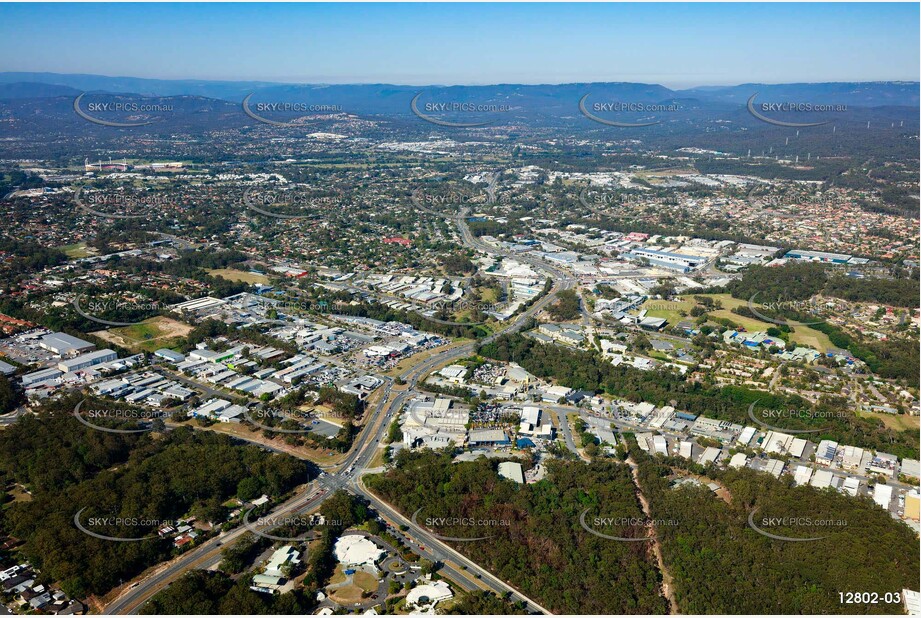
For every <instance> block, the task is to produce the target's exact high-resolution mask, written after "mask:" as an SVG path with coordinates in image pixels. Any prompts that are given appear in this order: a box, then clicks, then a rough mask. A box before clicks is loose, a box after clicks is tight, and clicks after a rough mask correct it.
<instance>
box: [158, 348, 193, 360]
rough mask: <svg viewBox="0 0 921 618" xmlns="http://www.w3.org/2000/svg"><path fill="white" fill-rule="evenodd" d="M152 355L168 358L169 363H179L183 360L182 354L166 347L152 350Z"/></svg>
mask: <svg viewBox="0 0 921 618" xmlns="http://www.w3.org/2000/svg"><path fill="white" fill-rule="evenodd" d="M154 356H158V357H159V358H162V359H164V360H168V361H169V362H171V363H181V362H183V361H184V360H185V355H184V354H180V353H179V352H175V351H173V350H169V349H167V348H160V349H159V350H157V351H156V352H154Z"/></svg>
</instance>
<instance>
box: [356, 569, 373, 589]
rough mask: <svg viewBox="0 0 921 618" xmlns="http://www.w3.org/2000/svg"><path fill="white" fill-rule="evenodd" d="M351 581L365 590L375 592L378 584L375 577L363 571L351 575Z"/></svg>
mask: <svg viewBox="0 0 921 618" xmlns="http://www.w3.org/2000/svg"><path fill="white" fill-rule="evenodd" d="M352 583H353V584H355V585H356V586H358V587H359V588H361V589H362V590H364V591H365V592H375V591H376V590H377V586H378V581H377V578H376V577H374V576H373V575H371V574H370V573H365V572H364V571H358V572H357V573H355V575H353V576H352Z"/></svg>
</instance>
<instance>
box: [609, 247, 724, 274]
mask: <svg viewBox="0 0 921 618" xmlns="http://www.w3.org/2000/svg"><path fill="white" fill-rule="evenodd" d="M624 257H626V258H628V259H630V258H632V259H639V258H641V259H645V260H647V261H648V262H649V263H650V264H651V265H652V266H659V267H662V268H668V269H671V270H677V271H678V272H682V273H686V272H690V271H692V270H694V269H696V268H700V267H701V266H703V265H704V264H706V263H707V259H706V258H703V257H700V256H696V255H685V254H683V253H672V252H670V251H656V250H654V249H634V250H633V251H630V252H629V253H626V254H624Z"/></svg>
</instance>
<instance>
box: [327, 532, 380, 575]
mask: <svg viewBox="0 0 921 618" xmlns="http://www.w3.org/2000/svg"><path fill="white" fill-rule="evenodd" d="M333 553H334V554H335V556H336V560H338V561H339V562H340V563H342V564H343V565H345V566H349V567H354V566H370V567H373V566H374V565H375V564H377V561H378V560H380V559H381V558H383V557H384V556H385V555H386V554H387V552H385V551H384V550H383V549H381V548H380V547H378V546H377V544H376V543H375V542H374V541H372V540H371V539H368V538H365V537H364V536H361V535H360V534H346V535H344V536H341V537H339V539H338V540H337V541H336V545H335V547H334V548H333Z"/></svg>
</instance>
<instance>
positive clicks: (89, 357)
mask: <svg viewBox="0 0 921 618" xmlns="http://www.w3.org/2000/svg"><path fill="white" fill-rule="evenodd" d="M117 358H118V354H116V353H115V352H113V351H112V350H96V351H95V352H90V353H88V354H82V355H80V356H78V357H76V358H71V359H69V360H63V361H61V362H60V363H58V369H60V370H61V371H63V372H64V373H69V372H71V371H79V370H80V369H86V368H87V367H93V366H95V365H100V364H102V363H108V362H110V361H114V360H115V359H117Z"/></svg>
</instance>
